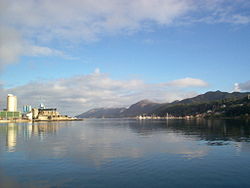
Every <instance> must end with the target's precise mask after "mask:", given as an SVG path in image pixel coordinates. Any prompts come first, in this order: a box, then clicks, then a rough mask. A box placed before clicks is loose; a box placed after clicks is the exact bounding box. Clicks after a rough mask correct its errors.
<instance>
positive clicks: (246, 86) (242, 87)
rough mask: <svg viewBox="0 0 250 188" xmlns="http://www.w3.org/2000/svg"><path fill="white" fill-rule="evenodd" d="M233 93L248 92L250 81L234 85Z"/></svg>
mask: <svg viewBox="0 0 250 188" xmlns="http://www.w3.org/2000/svg"><path fill="white" fill-rule="evenodd" d="M234 91H237V92H240V91H250V80H249V81H246V82H244V83H235V84H234Z"/></svg>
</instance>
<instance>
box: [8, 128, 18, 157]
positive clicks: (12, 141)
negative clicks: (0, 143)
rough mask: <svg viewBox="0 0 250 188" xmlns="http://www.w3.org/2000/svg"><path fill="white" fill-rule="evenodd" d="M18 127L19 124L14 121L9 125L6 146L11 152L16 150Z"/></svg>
mask: <svg viewBox="0 0 250 188" xmlns="http://www.w3.org/2000/svg"><path fill="white" fill-rule="evenodd" d="M17 128H18V127H17V125H16V124H14V123H9V124H8V126H7V134H6V146H7V148H8V151H9V152H13V151H15V146H16V137H17Z"/></svg>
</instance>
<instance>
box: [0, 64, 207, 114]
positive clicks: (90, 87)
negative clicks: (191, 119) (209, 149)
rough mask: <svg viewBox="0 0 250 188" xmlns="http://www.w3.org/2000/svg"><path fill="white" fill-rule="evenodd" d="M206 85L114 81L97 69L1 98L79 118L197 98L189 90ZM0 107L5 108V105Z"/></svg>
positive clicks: (18, 89)
mask: <svg viewBox="0 0 250 188" xmlns="http://www.w3.org/2000/svg"><path fill="white" fill-rule="evenodd" d="M207 85H208V84H207V83H206V82H205V81H202V80H200V79H195V78H185V79H180V80H177V81H171V82H167V83H157V84H149V83H145V82H144V81H142V80H135V79H134V80H133V79H131V80H114V79H111V78H110V77H109V76H108V75H107V74H104V73H101V72H100V70H99V69H96V70H95V72H94V73H92V74H89V75H80V76H75V77H71V78H67V79H58V80H51V81H49V82H33V83H29V84H26V85H22V86H19V87H15V88H11V89H3V88H2V91H1V92H0V93H1V96H0V97H1V99H5V98H6V95H7V94H8V93H13V94H15V95H17V97H18V100H19V107H21V106H22V105H25V104H31V105H32V106H33V107H37V106H38V105H39V103H41V102H43V103H44V104H45V105H46V106H47V107H58V109H59V110H60V111H61V112H62V113H67V114H70V115H77V114H80V113H82V112H84V111H87V110H89V109H91V108H98V107H126V106H127V105H131V104H133V103H135V102H138V101H139V100H142V99H150V100H154V101H159V102H171V101H174V100H180V99H183V98H187V97H193V96H195V95H197V93H196V92H195V91H190V88H193V90H195V88H201V87H206V86H207ZM186 88H189V90H188V91H187V90H186ZM0 89H1V88H0ZM0 104H2V105H3V106H1V108H4V104H5V102H4V101H2V103H0Z"/></svg>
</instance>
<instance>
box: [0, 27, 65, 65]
mask: <svg viewBox="0 0 250 188" xmlns="http://www.w3.org/2000/svg"><path fill="white" fill-rule="evenodd" d="M22 55H28V56H64V54H63V52H61V51H59V50H55V49H52V48H49V47H44V46H36V45H32V44H30V43H28V42H27V41H25V40H24V39H23V38H22V36H21V34H20V32H18V31H17V30H15V29H14V28H11V27H4V26H0V69H1V68H3V67H4V66H6V65H8V64H11V63H13V62H17V61H18V59H19V57H20V56H22Z"/></svg>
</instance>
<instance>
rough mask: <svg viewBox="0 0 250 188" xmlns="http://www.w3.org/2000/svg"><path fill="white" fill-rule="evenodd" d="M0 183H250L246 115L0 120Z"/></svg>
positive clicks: (14, 184) (11, 184)
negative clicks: (222, 118) (229, 117)
mask: <svg viewBox="0 0 250 188" xmlns="http://www.w3.org/2000/svg"><path fill="white" fill-rule="evenodd" d="M0 187H1V188H2V187H115V188H118V187H250V122H246V121H236V120H234V121H233V120H227V121H219V120H217V121H215V120H214V121H194V120H192V121H184V120H168V121H166V120H157V121H153V120H152V121H151V120H148V121H139V120H128V119H113V120H112V119H104V120H103V119H100V120H86V121H83V122H60V123H35V124H0Z"/></svg>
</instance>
